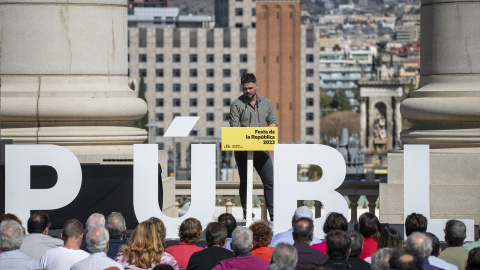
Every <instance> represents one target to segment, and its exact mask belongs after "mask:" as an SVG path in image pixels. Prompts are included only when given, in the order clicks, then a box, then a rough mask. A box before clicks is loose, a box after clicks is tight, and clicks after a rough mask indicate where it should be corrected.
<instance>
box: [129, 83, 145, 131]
mask: <svg viewBox="0 0 480 270" xmlns="http://www.w3.org/2000/svg"><path fill="white" fill-rule="evenodd" d="M132 86H133V87H135V85H134V84H133V82H132V83H131V84H130V88H132ZM138 98H141V99H143V100H144V101H145V102H147V99H146V98H145V82H144V81H143V77H141V78H140V84H139V85H138ZM147 124H148V110H147V113H146V114H145V115H144V116H143V117H142V118H140V119H138V120H137V121H136V122H135V126H136V127H138V128H143V129H145V130H146V131H147V132H148V128H147V127H146V125H147Z"/></svg>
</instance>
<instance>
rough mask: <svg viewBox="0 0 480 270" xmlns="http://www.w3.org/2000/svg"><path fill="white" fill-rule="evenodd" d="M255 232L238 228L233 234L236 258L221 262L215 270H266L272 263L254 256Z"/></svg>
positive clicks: (233, 247) (233, 248)
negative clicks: (252, 251)
mask: <svg viewBox="0 0 480 270" xmlns="http://www.w3.org/2000/svg"><path fill="white" fill-rule="evenodd" d="M252 248H253V232H252V230H250V229H249V228H245V227H237V228H236V229H235V230H234V231H233V233H232V250H233V254H234V255H235V258H230V259H226V260H223V261H220V262H219V263H218V264H217V266H215V268H213V269H214V270H231V269H249V270H264V269H265V268H267V267H268V266H269V265H270V262H268V261H267V260H264V259H262V258H260V257H257V256H253V255H252V254H250V251H251V250H252Z"/></svg>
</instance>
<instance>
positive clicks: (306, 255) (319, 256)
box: [293, 218, 328, 270]
mask: <svg viewBox="0 0 480 270" xmlns="http://www.w3.org/2000/svg"><path fill="white" fill-rule="evenodd" d="M312 239H313V221H312V219H310V218H299V219H297V220H295V222H294V224H293V240H294V241H295V243H294V244H293V246H294V247H295V248H296V249H297V253H298V263H297V267H296V268H295V269H297V270H301V269H314V268H316V267H317V266H319V265H321V264H324V263H325V262H326V261H327V260H328V257H327V255H325V253H323V252H321V251H319V250H316V249H313V248H311V247H310V243H311V242H312Z"/></svg>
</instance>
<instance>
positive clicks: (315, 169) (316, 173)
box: [308, 165, 323, 181]
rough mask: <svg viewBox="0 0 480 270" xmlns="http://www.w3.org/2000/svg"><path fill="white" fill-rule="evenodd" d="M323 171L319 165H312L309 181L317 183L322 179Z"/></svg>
mask: <svg viewBox="0 0 480 270" xmlns="http://www.w3.org/2000/svg"><path fill="white" fill-rule="evenodd" d="M322 175H323V170H322V168H321V167H320V166H318V165H310V167H308V180H309V181H316V180H319V179H320V178H322Z"/></svg>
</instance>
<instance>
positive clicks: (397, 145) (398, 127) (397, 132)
mask: <svg viewBox="0 0 480 270" xmlns="http://www.w3.org/2000/svg"><path fill="white" fill-rule="evenodd" d="M400 104H401V99H400V98H398V97H397V98H395V117H394V121H395V133H394V134H392V136H395V145H393V149H397V148H400V147H401V143H400V131H401V129H402V114H401V113H400Z"/></svg>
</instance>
